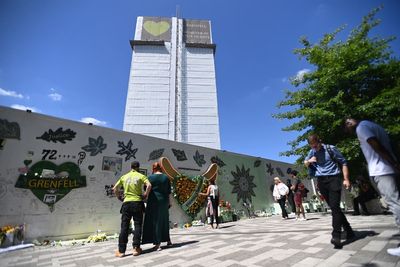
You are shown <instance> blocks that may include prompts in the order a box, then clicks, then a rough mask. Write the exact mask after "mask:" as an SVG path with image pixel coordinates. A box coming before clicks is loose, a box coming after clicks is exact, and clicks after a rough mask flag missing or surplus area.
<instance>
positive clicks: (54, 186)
mask: <svg viewBox="0 0 400 267" xmlns="http://www.w3.org/2000/svg"><path fill="white" fill-rule="evenodd" d="M15 187H16V188H24V189H30V190H31V191H32V193H33V194H34V195H35V196H36V197H37V198H38V199H39V200H40V201H42V202H43V203H45V204H46V205H48V206H49V207H50V210H51V211H52V208H53V205H54V204H55V203H56V202H58V201H59V200H61V199H62V198H63V197H64V196H66V195H67V194H68V193H69V192H70V191H71V190H72V189H75V188H80V187H86V176H81V170H80V169H79V166H78V165H77V164H75V163H73V162H64V163H62V164H60V165H57V164H54V163H53V162H51V161H46V160H42V161H39V162H37V163H35V164H34V165H32V167H31V168H29V171H28V173H26V174H21V175H20V176H19V177H18V180H17V182H16V183H15Z"/></svg>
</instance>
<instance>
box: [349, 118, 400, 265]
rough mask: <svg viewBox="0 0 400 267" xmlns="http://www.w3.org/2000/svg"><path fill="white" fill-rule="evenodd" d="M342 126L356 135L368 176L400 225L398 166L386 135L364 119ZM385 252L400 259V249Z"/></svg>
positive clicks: (350, 121) (399, 167)
mask: <svg viewBox="0 0 400 267" xmlns="http://www.w3.org/2000/svg"><path fill="white" fill-rule="evenodd" d="M345 127H346V129H347V130H348V131H349V132H352V133H355V134H356V135H357V138H358V140H359V141H360V146H361V150H362V152H363V154H364V157H365V159H366V161H367V163H368V171H369V176H370V178H371V180H372V181H373V182H374V183H375V184H376V186H377V188H378V191H379V193H380V194H381V195H382V196H383V197H384V199H385V202H386V203H387V204H388V206H389V209H390V211H392V212H393V215H394V218H395V221H396V224H397V225H398V226H400V197H399V188H398V187H397V184H398V183H397V182H398V181H397V180H396V179H399V177H398V174H399V172H400V163H399V161H398V159H397V158H396V157H395V155H394V153H393V149H392V146H391V144H390V139H389V136H388V134H387V133H386V131H385V130H384V129H383V128H382V127H381V126H380V125H378V124H376V123H374V122H372V121H367V120H362V121H359V120H356V119H354V118H348V119H346V121H345ZM387 252H388V253H389V254H390V255H394V256H398V257H400V247H397V248H389V249H388V250H387Z"/></svg>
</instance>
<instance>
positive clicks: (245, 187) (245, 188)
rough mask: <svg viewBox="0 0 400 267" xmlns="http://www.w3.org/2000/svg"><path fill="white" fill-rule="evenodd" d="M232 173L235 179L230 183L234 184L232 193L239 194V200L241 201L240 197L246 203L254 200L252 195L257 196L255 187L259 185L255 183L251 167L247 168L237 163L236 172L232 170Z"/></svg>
mask: <svg viewBox="0 0 400 267" xmlns="http://www.w3.org/2000/svg"><path fill="white" fill-rule="evenodd" d="M231 173H232V175H233V177H234V179H233V180H232V181H230V182H229V183H230V184H231V185H233V189H232V193H236V194H237V197H236V199H237V202H239V201H240V199H242V201H243V202H246V203H247V200H248V201H249V202H252V201H251V196H256V194H255V193H254V191H253V188H254V187H257V186H256V185H255V184H254V183H253V180H254V176H253V175H250V168H249V169H247V170H246V169H245V168H244V165H242V168H239V166H237V165H236V172H234V171H231Z"/></svg>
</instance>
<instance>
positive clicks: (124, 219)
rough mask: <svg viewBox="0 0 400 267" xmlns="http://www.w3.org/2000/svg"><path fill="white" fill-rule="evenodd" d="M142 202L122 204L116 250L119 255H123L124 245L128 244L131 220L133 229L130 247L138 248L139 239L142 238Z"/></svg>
mask: <svg viewBox="0 0 400 267" xmlns="http://www.w3.org/2000/svg"><path fill="white" fill-rule="evenodd" d="M143 210H144V204H143V201H129V202H124V203H123V204H122V207H121V211H120V213H121V232H120V233H119V239H118V250H119V252H120V253H125V251H126V244H127V243H128V236H129V224H130V222H131V219H132V218H133V221H134V226H135V229H134V231H133V242H132V246H133V247H134V248H135V247H140V239H141V238H142V224H143Z"/></svg>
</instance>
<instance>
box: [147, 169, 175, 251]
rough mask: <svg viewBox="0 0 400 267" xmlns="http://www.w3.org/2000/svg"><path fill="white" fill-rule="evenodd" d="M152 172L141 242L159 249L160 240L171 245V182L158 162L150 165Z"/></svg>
mask: <svg viewBox="0 0 400 267" xmlns="http://www.w3.org/2000/svg"><path fill="white" fill-rule="evenodd" d="M152 169H153V174H152V175H150V176H149V181H150V183H151V191H150V194H149V197H148V198H147V206H146V212H145V216H144V223H143V236H142V244H146V243H152V244H154V247H153V250H156V251H160V250H161V247H160V245H161V242H167V246H172V243H171V239H170V235H169V211H168V209H169V207H171V199H170V197H171V184H170V181H169V179H168V176H167V175H165V174H164V173H163V172H162V168H161V165H160V163H158V162H156V163H154V164H153V166H152Z"/></svg>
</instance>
